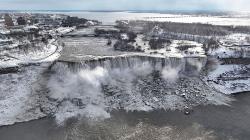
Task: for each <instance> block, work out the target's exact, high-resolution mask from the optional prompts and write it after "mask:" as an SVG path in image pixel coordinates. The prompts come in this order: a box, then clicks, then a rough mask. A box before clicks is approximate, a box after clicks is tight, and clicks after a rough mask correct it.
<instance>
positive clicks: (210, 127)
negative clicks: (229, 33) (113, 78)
mask: <svg viewBox="0 0 250 140" xmlns="http://www.w3.org/2000/svg"><path fill="white" fill-rule="evenodd" d="M234 96H235V99H236V101H234V102H232V104H231V106H230V107H228V106H213V105H211V106H200V107H196V108H194V111H193V112H192V113H191V114H190V115H184V114H183V112H181V111H163V110H158V111H154V112H129V113H127V112H123V111H115V112H113V113H112V117H111V118H110V119H108V120H105V121H100V122H91V121H87V120H85V119H82V120H81V121H76V120H73V119H72V120H70V121H68V122H67V123H66V124H64V125H63V126H58V125H57V124H56V122H55V121H54V120H53V119H52V118H44V119H40V120H35V121H31V122H25V123H18V124H16V125H12V126H3V127H0V140H116V139H121V140H140V139H142V140H147V139H148V140H158V139H163V140H171V139H179V140H189V139H199V140H200V139H201V140H203V139H204V140H210V139H218V140H224V139H225V140H228V139H232V140H234V139H236V140H249V138H250V102H249V100H250V93H249V92H247V93H241V94H237V95H234Z"/></svg>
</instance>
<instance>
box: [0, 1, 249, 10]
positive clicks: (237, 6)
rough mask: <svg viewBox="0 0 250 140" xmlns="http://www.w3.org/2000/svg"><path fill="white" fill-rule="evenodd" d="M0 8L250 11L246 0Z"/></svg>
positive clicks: (10, 6)
mask: <svg viewBox="0 0 250 140" xmlns="http://www.w3.org/2000/svg"><path fill="white" fill-rule="evenodd" d="M0 9H1V10H230V11H250V0H0Z"/></svg>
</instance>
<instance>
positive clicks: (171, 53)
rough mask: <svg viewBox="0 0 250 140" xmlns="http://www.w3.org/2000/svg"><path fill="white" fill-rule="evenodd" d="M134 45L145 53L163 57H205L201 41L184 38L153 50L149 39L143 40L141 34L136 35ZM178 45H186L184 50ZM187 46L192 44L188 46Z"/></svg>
mask: <svg viewBox="0 0 250 140" xmlns="http://www.w3.org/2000/svg"><path fill="white" fill-rule="evenodd" d="M133 45H134V46H141V48H142V50H143V51H144V53H145V54H153V55H160V56H164V57H206V56H205V51H204V49H203V48H202V44H201V43H197V42H194V41H186V40H173V41H172V43H171V44H167V43H166V44H164V47H163V48H162V49H157V50H153V49H151V48H150V46H149V41H145V40H143V35H138V37H137V38H136V42H135V43H133ZM180 46H187V47H186V49H185V51H184V50H183V51H181V50H180V49H178V47H180ZM188 46H192V47H190V48H188Z"/></svg>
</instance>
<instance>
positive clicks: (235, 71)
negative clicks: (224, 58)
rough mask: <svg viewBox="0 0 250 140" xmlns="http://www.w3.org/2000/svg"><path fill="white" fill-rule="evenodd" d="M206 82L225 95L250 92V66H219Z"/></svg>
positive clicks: (210, 73)
mask: <svg viewBox="0 0 250 140" xmlns="http://www.w3.org/2000/svg"><path fill="white" fill-rule="evenodd" d="M204 80H205V81H206V82H207V83H208V85H210V86H211V87H214V88H215V89H217V90H218V91H220V92H222V93H225V94H231V93H237V92H244V91H250V65H218V66H217V68H216V69H215V70H213V71H211V72H209V74H208V76H207V77H206V78H205V79H204Z"/></svg>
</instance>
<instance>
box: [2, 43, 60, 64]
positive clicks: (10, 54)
mask: <svg viewBox="0 0 250 140" xmlns="http://www.w3.org/2000/svg"><path fill="white" fill-rule="evenodd" d="M61 50H62V48H61V46H60V45H58V44H57V43H56V41H55V40H54V39H52V40H50V41H49V44H48V45H44V44H41V46H40V49H35V48H32V49H31V50H28V51H27V52H23V53H21V52H20V50H19V49H11V50H4V51H1V52H0V55H1V56H2V57H3V59H1V60H0V68H6V67H8V66H13V65H15V66H18V65H20V64H29V63H41V62H51V61H54V60H56V59H58V58H59V57H60V52H61Z"/></svg>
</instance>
